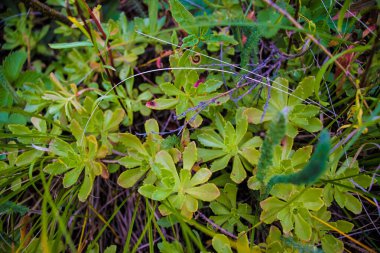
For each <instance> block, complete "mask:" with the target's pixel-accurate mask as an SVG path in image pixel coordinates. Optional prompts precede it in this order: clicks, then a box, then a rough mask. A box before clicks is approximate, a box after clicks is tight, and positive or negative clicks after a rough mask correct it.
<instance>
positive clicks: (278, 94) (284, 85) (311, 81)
mask: <svg viewBox="0 0 380 253" xmlns="http://www.w3.org/2000/svg"><path fill="white" fill-rule="evenodd" d="M288 87H289V81H288V80H286V79H284V78H280V77H279V78H276V79H275V80H274V81H273V82H272V86H271V89H270V100H269V103H268V107H267V108H266V106H265V105H263V110H260V109H257V108H247V109H246V110H245V112H244V113H245V114H246V115H247V117H248V122H249V123H253V124H260V123H262V122H266V121H271V120H273V119H275V117H276V115H277V114H278V113H279V112H281V111H282V110H284V109H285V108H286V110H287V111H288V115H287V131H286V134H287V135H288V136H290V137H292V138H294V137H295V136H296V135H297V133H298V128H302V129H305V130H307V131H308V132H316V131H319V130H321V128H322V123H321V121H320V120H319V119H318V118H316V117H315V115H316V114H317V113H318V112H319V107H318V106H315V105H312V104H307V105H305V104H302V102H303V101H304V100H305V99H307V98H309V97H310V96H311V95H312V94H313V92H314V91H315V92H318V90H316V88H315V78H314V77H305V78H304V79H303V80H302V81H301V82H300V83H299V84H298V85H297V88H296V89H295V90H294V91H293V92H292V93H288ZM268 92H269V91H268ZM262 97H263V98H264V99H266V98H267V95H266V92H263V94H262Z"/></svg>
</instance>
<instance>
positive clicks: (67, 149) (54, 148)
mask: <svg viewBox="0 0 380 253" xmlns="http://www.w3.org/2000/svg"><path fill="white" fill-rule="evenodd" d="M49 148H50V151H51V152H52V153H54V154H55V155H57V156H62V157H67V156H69V155H70V153H75V152H74V149H73V148H72V147H71V145H70V144H68V143H67V142H65V141H63V140H61V139H58V138H56V139H54V140H53V141H52V142H51V143H50V146H49Z"/></svg>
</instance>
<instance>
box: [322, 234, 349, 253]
mask: <svg viewBox="0 0 380 253" xmlns="http://www.w3.org/2000/svg"><path fill="white" fill-rule="evenodd" d="M321 242H322V249H323V252H325V253H336V252H343V250H344V244H343V242H342V241H341V240H339V239H337V238H335V237H334V236H332V235H329V234H326V235H325V236H324V237H322V239H321Z"/></svg>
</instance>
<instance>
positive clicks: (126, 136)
mask: <svg viewBox="0 0 380 253" xmlns="http://www.w3.org/2000/svg"><path fill="white" fill-rule="evenodd" d="M119 141H120V142H121V143H122V144H123V145H125V146H126V147H127V148H132V149H134V150H136V151H137V152H139V153H140V154H142V155H145V156H148V155H149V154H148V152H147V151H146V150H145V148H144V146H143V145H142V143H141V141H140V139H139V138H137V137H136V136H135V135H133V134H130V133H120V134H119Z"/></svg>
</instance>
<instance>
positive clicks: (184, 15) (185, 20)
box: [169, 0, 198, 35]
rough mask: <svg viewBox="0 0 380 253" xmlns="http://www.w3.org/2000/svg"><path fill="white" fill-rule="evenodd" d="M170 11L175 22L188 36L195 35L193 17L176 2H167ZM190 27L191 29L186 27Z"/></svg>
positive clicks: (195, 28)
mask: <svg viewBox="0 0 380 253" xmlns="http://www.w3.org/2000/svg"><path fill="white" fill-rule="evenodd" d="M169 3H170V10H171V13H172V16H173V18H174V19H175V21H176V22H177V23H178V24H179V25H180V26H181V27H182V28H183V30H185V31H186V32H187V33H189V34H195V35H196V34H197V33H198V28H197V27H196V25H195V24H196V22H195V18H194V16H193V15H192V14H191V13H190V12H189V11H188V10H187V9H186V8H185V7H184V6H183V5H182V4H181V3H180V1H178V0H169ZM186 26H192V27H186Z"/></svg>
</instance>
